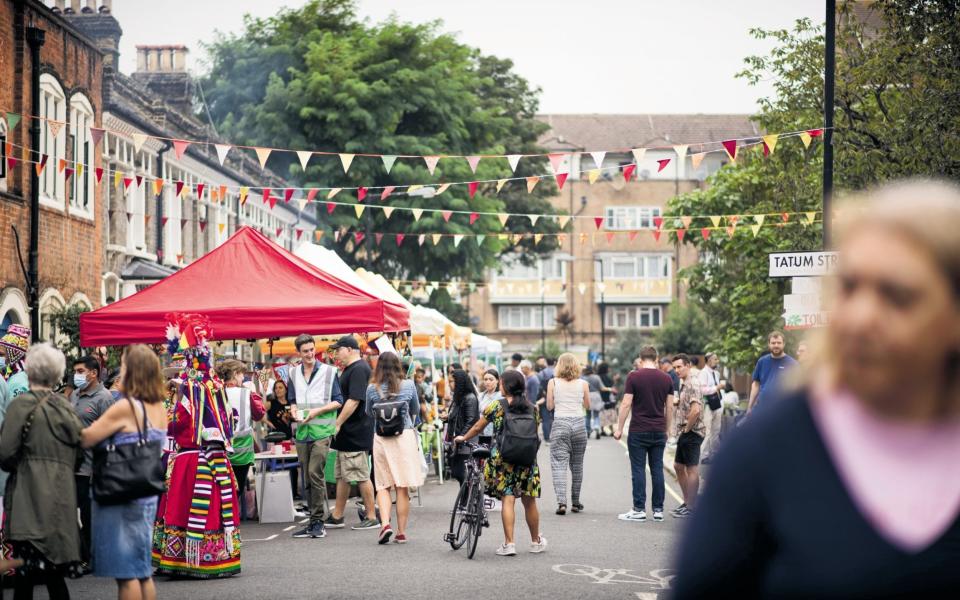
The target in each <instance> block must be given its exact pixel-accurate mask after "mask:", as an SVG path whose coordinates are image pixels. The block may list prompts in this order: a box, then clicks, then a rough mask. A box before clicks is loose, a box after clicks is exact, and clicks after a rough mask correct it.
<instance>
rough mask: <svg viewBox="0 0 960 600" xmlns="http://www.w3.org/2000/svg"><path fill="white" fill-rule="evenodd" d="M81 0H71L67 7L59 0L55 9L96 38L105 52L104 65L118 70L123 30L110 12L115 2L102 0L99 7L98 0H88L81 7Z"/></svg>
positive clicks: (105, 67) (99, 47)
mask: <svg viewBox="0 0 960 600" xmlns="http://www.w3.org/2000/svg"><path fill="white" fill-rule="evenodd" d="M81 4H84V3H82V2H81V0H70V7H69V8H66V6H65V5H66V2H65V1H64V0H57V1H56V6H55V7H54V10H55V11H59V12H61V13H63V16H64V18H66V19H67V20H69V21H70V24H71V25H73V26H74V27H76V28H77V29H79V30H80V31H81V32H82V33H83V34H84V35H86V36H87V37H89V38H90V39H92V40H94V42H96V44H97V48H98V49H100V50H101V51H102V52H103V53H104V57H103V67H104V72H105V73H106V72H107V70H114V71H115V70H117V63H118V61H119V57H120V36H122V35H123V30H122V29H120V23H118V22H117V20H116V19H115V18H113V15H111V14H110V11H111V8H112V6H113V2H111V0H101V1H100V7H99V8H97V0H86V3H85V4H86V6H83V7H81Z"/></svg>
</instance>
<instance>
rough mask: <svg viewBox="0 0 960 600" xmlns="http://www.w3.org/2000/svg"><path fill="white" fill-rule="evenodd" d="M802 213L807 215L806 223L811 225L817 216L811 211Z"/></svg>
mask: <svg viewBox="0 0 960 600" xmlns="http://www.w3.org/2000/svg"><path fill="white" fill-rule="evenodd" d="M804 215H805V216H806V217H807V223H809V224H811V225H812V224H813V221H814V220H815V219H816V218H817V213H815V212H813V211H811V212H807V213H804Z"/></svg>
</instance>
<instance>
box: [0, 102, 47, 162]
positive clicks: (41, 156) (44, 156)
mask: <svg viewBox="0 0 960 600" xmlns="http://www.w3.org/2000/svg"><path fill="white" fill-rule="evenodd" d="M7 114H8V115H10V114H12V113H7ZM17 116H18V117H19V115H17ZM49 158H50V157H49V156H47V155H46V154H41V155H40V162H38V163H37V164H35V165H33V169H34V170H35V171H36V172H37V177H40V173H43V168H44V167H46V166H47V159H49Z"/></svg>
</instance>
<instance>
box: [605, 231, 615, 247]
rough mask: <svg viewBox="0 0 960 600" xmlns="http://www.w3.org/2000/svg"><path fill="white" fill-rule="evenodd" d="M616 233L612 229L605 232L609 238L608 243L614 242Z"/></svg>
mask: <svg viewBox="0 0 960 600" xmlns="http://www.w3.org/2000/svg"><path fill="white" fill-rule="evenodd" d="M616 235H617V234H616V233H614V232H612V231H608V232H607V233H605V234H604V236H605V237H606V238H607V244H612V243H613V238H614V236H616Z"/></svg>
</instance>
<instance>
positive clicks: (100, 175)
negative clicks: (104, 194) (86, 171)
mask: <svg viewBox="0 0 960 600" xmlns="http://www.w3.org/2000/svg"><path fill="white" fill-rule="evenodd" d="M93 172H94V174H95V175H96V176H97V183H100V182H101V181H103V167H97V168H95V169H94V170H93Z"/></svg>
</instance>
